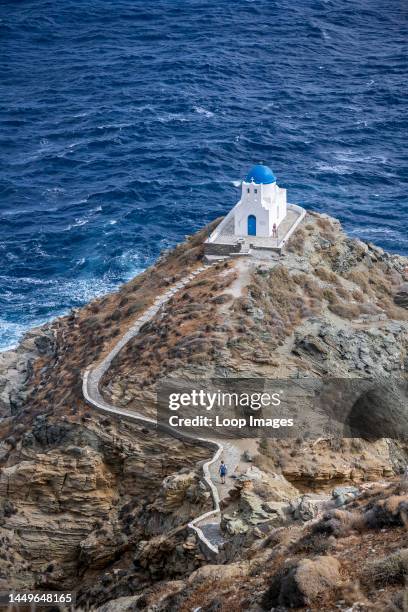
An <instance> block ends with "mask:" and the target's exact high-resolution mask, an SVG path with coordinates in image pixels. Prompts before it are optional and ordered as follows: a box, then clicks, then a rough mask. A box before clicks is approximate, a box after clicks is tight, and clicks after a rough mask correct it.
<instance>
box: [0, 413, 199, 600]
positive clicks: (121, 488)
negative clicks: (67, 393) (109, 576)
mask: <svg viewBox="0 0 408 612" xmlns="http://www.w3.org/2000/svg"><path fill="white" fill-rule="evenodd" d="M153 449H154V455H153V456H152V457H151V458H150V459H147V461H146V458H148V457H149V453H150V451H151V450H153ZM185 452H186V450H185V447H184V445H183V444H182V443H181V442H179V441H176V440H173V439H172V438H170V439H167V438H165V437H161V436H160V437H159V436H156V439H155V440H154V441H153V440H151V439H149V437H146V435H145V434H143V433H141V431H140V428H137V427H132V426H131V425H128V424H126V423H123V424H120V423H115V422H113V421H111V422H110V425H109V427H106V426H105V427H104V428H102V429H101V428H100V424H99V422H98V420H97V419H96V420H92V419H89V420H88V422H87V425H86V427H85V426H83V425H79V424H77V423H72V422H70V421H68V420H66V421H65V422H55V421H53V420H52V419H49V418H46V417H37V418H36V419H35V421H34V423H33V426H32V428H31V430H28V431H26V432H25V433H24V435H23V436H22V437H21V439H20V440H17V441H16V442H15V445H14V447H10V448H9V449H8V451H7V453H6V456H5V457H4V458H3V459H4V463H3V467H2V469H1V471H0V526H1V528H2V530H3V532H4V533H5V534H9V533H14V537H13V540H12V544H11V547H10V554H12V555H13V557H14V559H15V561H14V563H13V564H12V567H11V568H9V569H8V570H7V571H5V567H6V566H7V564H8V563H9V561H8V559H4V560H2V559H1V558H0V572H1V570H3V575H4V576H6V578H4V579H2V578H1V574H0V586H1V585H2V584H3V586H4V585H5V584H6V583H9V581H10V580H12V581H13V583H15V584H18V585H20V586H22V585H25V586H27V587H30V588H33V587H34V586H35V584H37V585H41V586H42V587H46V586H49V587H50V586H52V585H54V586H55V585H57V584H58V585H60V586H62V585H64V586H65V587H66V588H68V587H69V588H72V587H73V586H74V585H76V583H77V580H78V575H81V576H83V577H84V578H85V577H86V574H87V572H88V571H92V572H95V571H98V570H102V569H103V568H104V567H106V566H107V565H109V564H110V563H112V562H114V560H115V559H116V558H118V556H120V555H121V554H122V553H123V552H124V551H125V550H129V549H131V548H132V547H133V548H135V547H136V546H137V541H138V539H142V538H143V537H151V535H152V533H162V532H163V531H164V532H167V530H169V529H171V528H174V527H177V526H179V525H180V524H181V525H182V524H183V521H188V520H189V519H190V518H191V517H192V516H196V515H197V514H199V513H200V511H201V510H202V509H203V508H205V505H206V503H208V498H207V497H206V496H205V495H203V493H204V492H203V490H202V489H201V488H200V486H199V479H198V478H197V474H196V473H195V472H194V471H193V470H191V471H189V470H187V471H182V472H181V473H180V474H177V470H178V469H181V466H182V465H183V464H184V463H185ZM163 454H165V455H166V456H167V462H166V465H165V466H163V462H162V461H161V460H160V461H158V458H159V457H161V456H163ZM192 454H193V455H195V456H196V458H197V459H199V458H202V456H203V455H204V453H203V451H202V449H197V450H194V449H192ZM204 456H205V455H204ZM155 458H156V460H155ZM130 462H131V465H132V467H131V469H130ZM146 463H148V467H147V469H146ZM173 470H174V473H173ZM166 472H167V473H169V472H170V474H169V475H168V476H167V477H166ZM163 478H164V483H163ZM179 510H180V513H179ZM194 567H195V566H194V565H193V569H194Z"/></svg>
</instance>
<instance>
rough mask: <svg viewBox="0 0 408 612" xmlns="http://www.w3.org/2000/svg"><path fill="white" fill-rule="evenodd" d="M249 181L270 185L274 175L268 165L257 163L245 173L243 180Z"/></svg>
mask: <svg viewBox="0 0 408 612" xmlns="http://www.w3.org/2000/svg"><path fill="white" fill-rule="evenodd" d="M251 181H253V182H254V183H258V185H260V184H261V183H262V184H263V185H270V184H271V183H274V182H275V181H276V176H275V175H274V173H273V172H272V170H271V169H270V168H268V166H263V165H262V164H257V165H256V166H252V168H251V170H250V171H249V172H248V174H247V175H246V179H245V182H246V183H250V182H251Z"/></svg>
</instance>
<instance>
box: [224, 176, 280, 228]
mask: <svg viewBox="0 0 408 612" xmlns="http://www.w3.org/2000/svg"><path fill="white" fill-rule="evenodd" d="M234 212H235V215H234V234H235V235H236V236H261V237H263V238H267V237H268V236H272V235H273V234H274V230H275V231H276V228H277V227H278V226H279V224H280V223H281V221H283V219H284V218H285V217H286V189H282V188H281V187H278V185H277V184H276V177H275V175H274V174H273V172H272V170H271V169H270V168H268V166H264V165H262V164H257V165H256V166H253V167H252V168H251V170H250V171H249V172H248V174H247V176H246V177H245V180H244V181H242V188H241V199H240V200H239V202H238V203H237V204H236V206H235V208H234Z"/></svg>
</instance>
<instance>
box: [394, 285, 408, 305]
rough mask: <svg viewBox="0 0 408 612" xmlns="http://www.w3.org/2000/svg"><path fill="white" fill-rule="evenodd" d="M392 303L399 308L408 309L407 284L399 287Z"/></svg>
mask: <svg viewBox="0 0 408 612" xmlns="http://www.w3.org/2000/svg"><path fill="white" fill-rule="evenodd" d="M394 302H395V303H396V305H397V306H401V308H407V309H408V283H404V284H403V285H401V286H400V287H399V289H398V291H397V292H396V294H395V296H394Z"/></svg>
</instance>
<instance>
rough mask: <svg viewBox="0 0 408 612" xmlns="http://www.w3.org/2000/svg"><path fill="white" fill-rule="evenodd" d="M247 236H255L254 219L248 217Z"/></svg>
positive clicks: (250, 216)
mask: <svg viewBox="0 0 408 612" xmlns="http://www.w3.org/2000/svg"><path fill="white" fill-rule="evenodd" d="M248 236H256V217H255V215H248Z"/></svg>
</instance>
